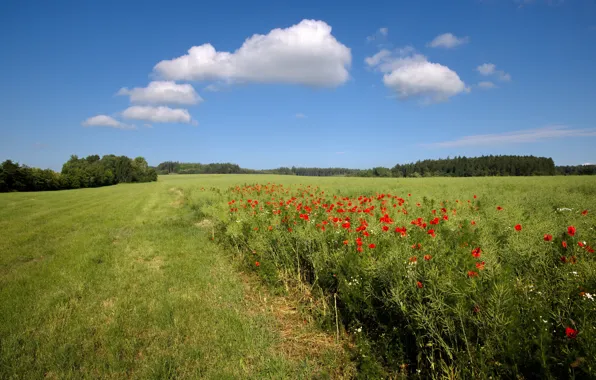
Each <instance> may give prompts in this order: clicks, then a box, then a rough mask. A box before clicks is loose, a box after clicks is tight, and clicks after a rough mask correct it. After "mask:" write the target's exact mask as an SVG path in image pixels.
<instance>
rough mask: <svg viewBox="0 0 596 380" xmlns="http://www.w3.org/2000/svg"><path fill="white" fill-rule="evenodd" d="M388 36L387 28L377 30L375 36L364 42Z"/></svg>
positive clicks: (367, 38)
mask: <svg viewBox="0 0 596 380" xmlns="http://www.w3.org/2000/svg"><path fill="white" fill-rule="evenodd" d="M388 34H389V28H379V30H377V31H376V32H375V34H373V35H371V36H368V37H366V40H367V41H368V42H371V41H374V40H376V39H384V38H385V37H387V35H388Z"/></svg>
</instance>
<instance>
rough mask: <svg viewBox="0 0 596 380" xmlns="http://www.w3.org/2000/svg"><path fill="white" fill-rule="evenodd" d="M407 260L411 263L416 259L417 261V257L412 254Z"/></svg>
mask: <svg viewBox="0 0 596 380" xmlns="http://www.w3.org/2000/svg"><path fill="white" fill-rule="evenodd" d="M409 261H410V262H411V263H415V262H416V261H418V257H416V256H412V257H410V258H409Z"/></svg>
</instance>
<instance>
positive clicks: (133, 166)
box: [0, 154, 157, 192]
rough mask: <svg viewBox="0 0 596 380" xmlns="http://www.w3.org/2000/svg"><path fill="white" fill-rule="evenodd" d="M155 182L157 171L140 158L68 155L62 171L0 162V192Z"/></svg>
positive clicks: (7, 161) (8, 161) (9, 161)
mask: <svg viewBox="0 0 596 380" xmlns="http://www.w3.org/2000/svg"><path fill="white" fill-rule="evenodd" d="M149 181H157V172H156V171H155V170H154V169H153V168H150V167H149V165H148V164H147V161H146V160H145V159H144V158H143V157H137V158H135V159H134V160H133V159H130V158H128V157H126V156H115V155H112V154H110V155H105V156H103V157H101V158H100V157H99V156H98V155H91V156H88V157H86V158H78V157H77V156H74V155H73V156H71V157H70V159H69V160H68V161H67V162H66V163H65V164H64V165H63V166H62V172H61V173H57V172H55V171H53V170H50V169H45V170H42V169H38V168H30V167H28V166H24V165H23V166H21V165H19V164H18V163H14V162H12V161H11V160H6V161H4V162H3V163H2V164H0V192H8V191H47V190H64V189H79V188H84V187H99V186H108V185H115V184H117V183H124V182H149Z"/></svg>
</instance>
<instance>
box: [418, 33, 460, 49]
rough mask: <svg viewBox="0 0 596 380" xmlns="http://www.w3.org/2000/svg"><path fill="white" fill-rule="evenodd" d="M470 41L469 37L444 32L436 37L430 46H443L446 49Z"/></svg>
mask: <svg viewBox="0 0 596 380" xmlns="http://www.w3.org/2000/svg"><path fill="white" fill-rule="evenodd" d="M469 41H470V38H469V37H461V38H458V37H456V36H454V35H453V34H451V33H444V34H441V35H438V36H436V37H435V39H434V40H432V41H431V42H430V43H429V44H428V46H430V47H434V48H437V47H441V48H445V49H451V48H454V47H456V46H459V45H463V44H466V43H468V42H469Z"/></svg>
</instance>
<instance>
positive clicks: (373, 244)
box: [368, 243, 377, 249]
mask: <svg viewBox="0 0 596 380" xmlns="http://www.w3.org/2000/svg"><path fill="white" fill-rule="evenodd" d="M376 247H377V246H376V245H375V243H370V244H369V245H368V248H370V249H375V248H376Z"/></svg>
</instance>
